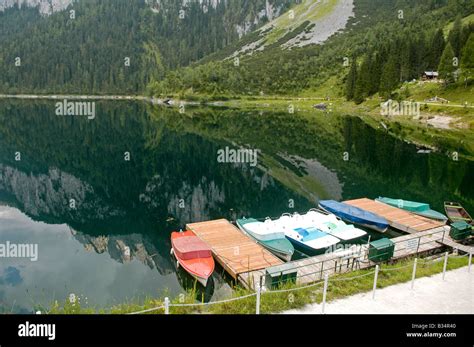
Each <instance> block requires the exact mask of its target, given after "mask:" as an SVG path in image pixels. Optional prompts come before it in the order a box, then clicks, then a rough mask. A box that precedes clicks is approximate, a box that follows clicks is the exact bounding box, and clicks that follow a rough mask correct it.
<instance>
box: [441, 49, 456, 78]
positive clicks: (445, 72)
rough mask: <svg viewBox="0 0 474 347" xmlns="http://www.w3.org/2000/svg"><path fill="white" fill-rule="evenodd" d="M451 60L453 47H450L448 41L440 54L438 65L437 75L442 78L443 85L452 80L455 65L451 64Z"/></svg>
mask: <svg viewBox="0 0 474 347" xmlns="http://www.w3.org/2000/svg"><path fill="white" fill-rule="evenodd" d="M453 61H454V50H453V47H451V43H450V42H448V44H447V45H446V48H445V49H444V51H443V55H442V56H441V60H440V62H439V67H438V72H439V77H441V78H442V79H444V83H445V85H447V84H449V83H451V82H453V81H454V71H456V67H455V66H454V64H453Z"/></svg>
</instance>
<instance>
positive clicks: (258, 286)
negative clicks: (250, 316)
mask: <svg viewBox="0 0 474 347" xmlns="http://www.w3.org/2000/svg"><path fill="white" fill-rule="evenodd" d="M261 292H262V287H261V286H260V283H258V284H257V307H256V308H255V314H260V294H261Z"/></svg>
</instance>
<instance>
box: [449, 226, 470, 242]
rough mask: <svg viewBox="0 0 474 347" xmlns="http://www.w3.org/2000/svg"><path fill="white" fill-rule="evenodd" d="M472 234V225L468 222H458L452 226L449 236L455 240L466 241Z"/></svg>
mask: <svg viewBox="0 0 474 347" xmlns="http://www.w3.org/2000/svg"><path fill="white" fill-rule="evenodd" d="M471 232H472V226H471V225H470V224H467V223H466V222H456V223H453V224H451V230H450V232H449V236H451V237H452V238H453V240H464V239H466V238H468V237H469V236H470V235H471Z"/></svg>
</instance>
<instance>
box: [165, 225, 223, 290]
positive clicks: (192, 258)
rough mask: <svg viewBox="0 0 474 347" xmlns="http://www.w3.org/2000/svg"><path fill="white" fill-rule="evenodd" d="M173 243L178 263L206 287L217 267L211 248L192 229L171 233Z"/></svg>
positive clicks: (172, 251)
mask: <svg viewBox="0 0 474 347" xmlns="http://www.w3.org/2000/svg"><path fill="white" fill-rule="evenodd" d="M171 245H172V247H173V248H172V249H171V253H172V254H174V256H175V257H176V259H177V260H178V264H179V265H181V266H182V267H183V268H184V269H185V270H186V271H187V272H188V273H189V274H190V275H191V276H193V277H194V278H195V279H197V280H198V281H199V283H201V284H202V285H203V286H204V287H205V286H206V285H207V281H208V280H209V277H211V275H212V273H213V272H214V267H215V264H214V259H213V258H212V252H211V248H210V247H209V246H208V245H207V244H206V243H205V242H203V241H202V240H201V239H200V238H199V237H197V236H196V235H194V233H193V232H192V231H185V232H180V233H178V232H173V233H171Z"/></svg>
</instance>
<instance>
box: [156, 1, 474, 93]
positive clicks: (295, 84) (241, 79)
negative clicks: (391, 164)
mask: <svg viewBox="0 0 474 347" xmlns="http://www.w3.org/2000/svg"><path fill="white" fill-rule="evenodd" d="M336 3H337V4H339V6H341V7H340V8H342V9H343V8H344V5H346V10H343V12H342V13H343V14H344V13H346V12H344V11H347V9H349V8H351V6H350V2H348V1H347V0H338V1H336V0H334V1H330V0H328V1H326V3H324V2H323V3H321V4H325V5H326V6H330V5H332V6H337V4H336ZM311 4H313V5H314V6H315V7H313V11H303V6H307V8H311V6H312V5H311ZM318 4H319V2H318V1H311V0H306V1H305V2H303V3H302V4H300V5H299V6H300V7H301V10H300V11H297V12H296V14H297V15H296V16H295V18H298V21H297V22H296V23H295V25H294V26H288V25H286V26H285V23H287V19H286V18H287V14H284V15H283V16H282V17H280V18H278V19H277V20H275V21H273V22H272V23H269V24H267V25H266V26H264V27H262V28H261V29H260V30H257V31H255V32H253V33H251V34H249V35H248V36H247V37H244V38H243V39H242V40H241V41H240V42H239V43H237V44H235V45H231V46H229V47H227V48H225V49H223V50H222V51H219V52H217V53H215V54H212V55H210V56H208V57H206V58H205V59H203V60H201V61H200V63H199V64H196V65H193V66H192V67H190V68H185V69H180V70H179V71H177V72H172V73H170V74H169V75H168V76H167V78H165V79H164V80H161V81H154V82H153V83H152V84H151V85H150V90H151V93H153V94H167V93H176V92H180V93H181V94H184V95H186V96H187V95H192V94H195V93H198V94H199V93H201V94H212V95H216V96H218V95H221V96H236V95H249V94H250V95H256V94H261V93H265V94H292V95H300V94H301V93H311V91H312V90H318V91H319V92H321V90H322V89H323V93H325V94H323V95H319V96H327V95H331V96H343V89H344V82H345V79H346V76H347V75H348V72H349V70H350V66H351V65H352V64H356V65H360V64H361V62H362V61H363V60H366V66H370V69H379V68H380V69H381V68H382V67H383V65H384V64H385V63H386V62H387V61H388V59H389V58H390V59H391V62H392V63H394V64H395V67H394V71H395V72H394V74H397V73H400V75H399V76H398V75H397V77H395V78H392V79H391V80H390V85H388V86H387V88H386V89H391V90H393V89H394V88H396V87H397V85H398V83H399V82H402V81H404V80H405V78H408V77H410V76H416V77H419V76H418V75H417V74H418V73H419V72H420V71H423V69H435V68H436V67H434V68H433V67H431V65H432V63H431V60H432V57H431V56H430V55H433V54H434V53H433V52H432V49H431V43H432V38H433V36H434V35H435V34H436V31H437V30H438V28H443V27H444V26H445V25H446V24H448V23H450V22H452V21H453V20H454V19H455V18H456V17H457V16H463V17H464V16H468V15H469V14H471V13H472V12H473V11H474V2H473V1H468V0H419V1H417V2H416V4H414V3H413V2H412V1H410V0H354V7H353V13H354V15H353V16H349V17H348V19H347V23H346V25H345V28H344V29H339V30H333V35H332V36H330V37H329V38H328V39H327V40H325V41H324V42H322V41H323V39H320V41H321V43H320V44H311V45H304V44H301V42H304V41H302V40H301V39H300V38H302V37H303V35H305V33H307V32H308V30H309V29H308V28H311V25H312V24H309V23H311V22H312V21H313V25H314V27H315V29H314V32H313V34H308V35H310V36H308V37H314V41H315V42H317V41H318V34H319V33H321V35H322V36H321V37H322V38H324V37H326V36H328V34H327V31H326V30H325V28H324V25H318V24H321V23H324V22H327V21H328V18H331V15H332V12H331V11H330V9H331V7H328V10H327V11H325V12H324V11H321V12H318V11H316V10H317V8H318V7H317V6H316V5H318ZM295 8H297V7H294V8H292V10H293V9H295ZM298 13H300V14H301V15H299V17H298ZM303 13H304V14H305V15H302V14H303ZM334 13H336V14H337V13H339V12H334ZM347 13H348V12H347ZM281 22H283V24H281ZM301 22H302V23H303V24H302V25H300V26H299V27H297V25H298V23H301ZM275 23H280V25H277V24H275ZM295 27H296V29H295ZM265 28H267V30H266V29H265ZM268 28H275V29H272V30H269V29H268ZM334 29H335V28H334ZM302 33H303V34H302ZM255 42H260V43H261V44H260V45H258V44H253V43H255ZM252 45H253V46H252ZM250 46H252V48H251V49H249V50H246V49H243V47H244V48H245V47H250ZM261 46H264V49H259V48H260V47H261ZM298 46H302V47H298ZM236 52H237V53H236ZM250 53H251V54H250ZM402 53H403V55H404V56H403V57H402ZM367 56H371V57H372V58H373V59H374V60H373V61H369V60H367ZM229 57H233V58H234V59H229ZM236 57H238V58H239V60H236V59H235V58H236ZM377 57H378V58H377ZM379 58H383V59H379ZM377 59H378V60H377ZM402 67H404V68H407V69H408V70H409V71H402V69H401V68H402ZM381 74H382V71H381V70H379V71H375V70H374V71H373V73H371V75H372V76H378V77H379V78H380V75H381ZM392 76H393V74H392ZM398 77H399V78H398ZM378 83H380V80H379V81H375V82H374V85H375V87H374V88H375V90H376V91H377V90H378ZM364 88H365V87H364ZM363 96H364V95H362V97H363Z"/></svg>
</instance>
